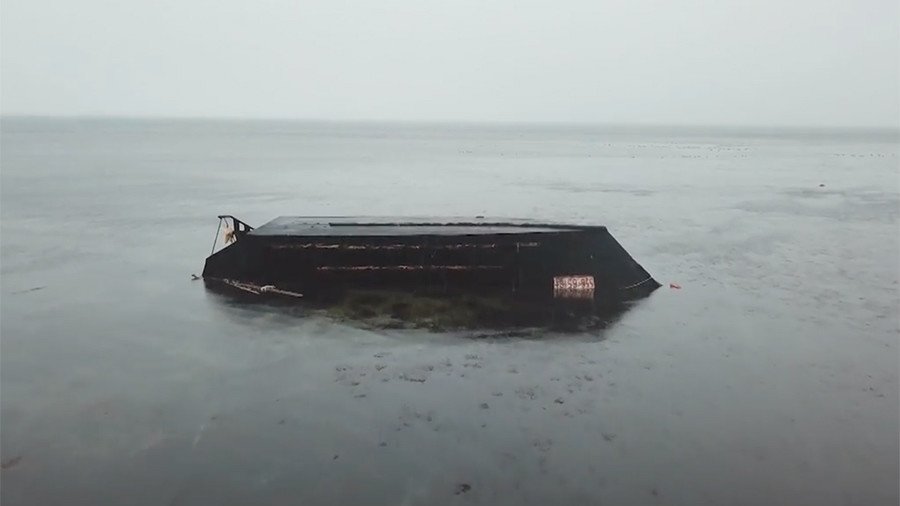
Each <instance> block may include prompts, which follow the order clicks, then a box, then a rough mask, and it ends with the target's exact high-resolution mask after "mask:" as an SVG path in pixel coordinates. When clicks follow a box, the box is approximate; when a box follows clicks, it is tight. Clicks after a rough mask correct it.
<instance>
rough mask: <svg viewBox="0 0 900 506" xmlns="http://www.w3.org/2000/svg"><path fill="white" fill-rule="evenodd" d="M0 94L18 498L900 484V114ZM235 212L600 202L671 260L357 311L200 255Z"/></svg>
mask: <svg viewBox="0 0 900 506" xmlns="http://www.w3.org/2000/svg"><path fill="white" fill-rule="evenodd" d="M0 125H2V160H0V162H2V163H0V177H2V179H0V183H2V184H0V204H2V207H0V225H2V233H0V252H2V263H0V273H2V284H0V290H2V293H0V296H2V299H0V336H2V341H0V344H2V346H0V388H2V392H0V408H2V420H0V422H2V431H0V445H2V446H0V453H2V461H3V467H4V469H3V470H2V471H0V472H2V475H0V476H2V502H3V504H4V505H10V506H13V505H19V504H41V505H52V504H66V505H71V504H138V505H144V504H147V505H158V504H173V505H180V504H218V505H223V504H391V505H393V504H445V503H446V504H455V503H460V504H539V505H545V504H681V505H698V504H729V505H740V504H747V505H756V504H784V505H797V504H816V505H837V504H865V505H882V504H883V505H895V504H897V502H898V474H900V464H898V456H900V435H898V434H900V419H898V418H900V415H898V395H900V394H898V337H900V320H898V307H900V284H898V283H900V281H898V279H900V234H898V222H900V179H898V178H900V175H898V162H900V159H898V156H900V154H898V152H900V148H898V137H897V133H896V132H824V131H815V132H799V131H741V130H713V129H711V130H700V129H615V128H588V127H574V126H573V127H537V126H473V125H456V126H453V125H414V124H397V125H390V124H329V123H291V122H237V121H234V122H213V121H137V120H63V119H15V118H4V119H3V120H2V123H0ZM822 185H824V186H822ZM221 213H231V214H234V215H236V216H238V217H240V218H242V219H244V220H245V221H247V222H249V223H251V224H254V225H258V224H261V223H263V222H265V221H267V220H268V219H270V218H272V217H275V216H277V215H282V214H310V215H316V214H322V215H341V214H348V215H369V214H376V215H405V214H411V215H469V216H474V215H488V216H497V217H516V216H517V217H525V218H536V219H541V218H544V219H550V220H566V221H573V222H586V223H587V222H591V223H600V224H606V225H608V226H609V228H610V230H611V232H612V233H613V235H614V236H615V237H616V238H617V239H619V241H620V242H621V243H622V244H623V245H624V246H625V247H626V248H627V249H628V250H629V252H630V253H631V254H632V255H633V256H634V257H635V258H636V259H637V260H638V261H639V262H640V263H641V264H642V265H643V266H644V267H645V268H647V270H648V271H650V272H651V273H652V274H653V275H654V276H655V277H656V278H657V279H658V280H660V282H663V283H664V285H665V286H664V288H662V289H660V290H658V291H657V292H655V293H654V294H653V295H652V296H651V297H650V298H649V299H646V300H644V301H642V302H641V303H639V304H638V305H636V306H635V307H634V308H632V309H631V310H630V311H629V312H627V313H626V314H625V315H623V317H622V318H621V319H620V320H618V322H616V323H615V324H614V325H613V326H612V327H610V328H607V329H605V330H603V331H596V332H592V333H587V334H580V335H550V334H548V335H538V336H532V337H529V338H500V337H493V338H491V337H489V338H474V337H473V335H472V334H471V333H449V334H434V333H427V332H422V331H410V330H393V331H372V330H365V329H362V328H359V327H358V326H355V325H353V324H350V323H346V322H338V321H333V320H329V319H328V318H326V317H324V316H321V315H318V314H310V313H308V312H306V311H303V310H302V309H289V308H274V307H268V306H264V305H255V306H242V305H238V304H235V303H234V302H232V301H230V300H227V299H223V298H221V297H220V296H218V295H215V294H212V293H208V292H207V291H206V290H205V288H204V287H203V285H202V283H200V282H192V281H191V280H190V274H191V273H199V272H200V270H201V269H202V264H203V260H204V258H205V256H206V255H207V254H209V251H210V247H211V245H212V239H213V234H214V232H215V227H216V218H215V216H216V215H217V214H221ZM670 282H674V283H678V284H680V285H681V286H682V289H681V290H675V289H670V288H669V287H668V284H669V283H670Z"/></svg>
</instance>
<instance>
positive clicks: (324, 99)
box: [0, 0, 900, 126]
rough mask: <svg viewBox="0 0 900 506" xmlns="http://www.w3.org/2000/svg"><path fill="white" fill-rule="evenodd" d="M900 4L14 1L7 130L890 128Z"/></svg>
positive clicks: (5, 52)
mask: <svg viewBox="0 0 900 506" xmlns="http://www.w3.org/2000/svg"><path fill="white" fill-rule="evenodd" d="M898 3H900V2H898V0H841V1H834V0H744V1H736V0H710V1H691V0H683V1H678V0H632V1H626V0H623V1H598V0H570V1H566V0H558V1H549V0H548V1H543V2H538V1H492V0H454V1H448V0H443V1H427V0H371V1H352V2H351V1H340V0H321V1H320V0H312V1H307V0H291V1H288V0H283V1H282V0H271V1H270V0H245V1H237V0H209V1H205V0H204V1H198V0H175V1H168V0H77V1H76V0H2V3H0V6H2V7H0V8H2V11H0V44H2V45H0V57H2V64H0V71H2V74H0V99H2V100H0V110H2V113H4V114H37V115H56V114H64V115H72V114H85V115H131V116H227V117H235V116H237V117H278V118H310V119H398V120H471V121H529V122H531V121H535V122H539V121H553V122H559V121H563V122H568V121H572V122H596V123H652V124H727V125H809V126H898V124H900V98H898V95H900V68H898V67H900V12H898Z"/></svg>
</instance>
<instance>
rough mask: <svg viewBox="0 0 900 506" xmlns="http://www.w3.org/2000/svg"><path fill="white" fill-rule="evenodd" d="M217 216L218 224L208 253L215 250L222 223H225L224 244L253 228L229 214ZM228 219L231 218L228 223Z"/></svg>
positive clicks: (235, 239) (226, 244)
mask: <svg viewBox="0 0 900 506" xmlns="http://www.w3.org/2000/svg"><path fill="white" fill-rule="evenodd" d="M218 218H219V226H218V227H216V236H215V237H213V244H212V250H211V251H210V252H209V254H210V255H212V254H213V253H215V252H216V244H218V242H219V232H221V231H222V223H224V224H225V246H228V245H229V244H231V243H233V242H235V241H237V240H238V239H240V238H241V237H243V236H244V234H246V233H247V232H250V231H251V230H253V227H251V226H250V225H248V224H246V223H244V222H243V221H241V220H239V219H237V218H235V217H234V216H232V215H230V214H221V215H219V216H218ZM229 220H231V224H230V225H229V223H228V221H229Z"/></svg>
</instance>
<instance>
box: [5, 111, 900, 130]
mask: <svg viewBox="0 0 900 506" xmlns="http://www.w3.org/2000/svg"><path fill="white" fill-rule="evenodd" d="M0 119H63V120H137V121H222V122H238V121H255V122H267V121H268V122H294V123H338V124H353V123H357V124H365V123H370V124H391V123H393V124H413V125H415V124H419V125H480V126H491V125H496V126H548V127H566V126H581V127H618V128H623V127H624V128H651V129H652V128H659V129H665V128H688V129H690V128H693V129H750V130H757V129H758V130H765V129H770V130H812V131H836V130H844V131H848V130H850V131H884V132H888V131H889V132H897V133H900V124H896V125H810V124H796V123H793V124H759V123H753V124H751V123H745V124H740V123H731V124H726V123H663V122H638V121H626V122H609V121H586V120H569V121H563V120H491V119H401V118H315V117H298V116H227V115H223V116H201V115H196V116H194V115H139V114H28V113H25V114H22V113H13V114H9V113H0Z"/></svg>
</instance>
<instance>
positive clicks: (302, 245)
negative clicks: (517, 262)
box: [267, 242, 540, 251]
mask: <svg viewBox="0 0 900 506" xmlns="http://www.w3.org/2000/svg"><path fill="white" fill-rule="evenodd" d="M497 246H498V245H497V244H495V243H488V244H478V243H460V244H439V245H427V246H426V245H423V244H324V243H300V244H271V245H268V246H267V247H268V248H269V249H346V250H361V251H369V250H400V249H416V250H418V249H426V248H427V249H435V250H441V249H448V250H454V249H495V248H497ZM510 246H516V247H518V248H536V247H538V246H540V243H538V242H517V243H513V244H510Z"/></svg>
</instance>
